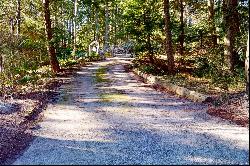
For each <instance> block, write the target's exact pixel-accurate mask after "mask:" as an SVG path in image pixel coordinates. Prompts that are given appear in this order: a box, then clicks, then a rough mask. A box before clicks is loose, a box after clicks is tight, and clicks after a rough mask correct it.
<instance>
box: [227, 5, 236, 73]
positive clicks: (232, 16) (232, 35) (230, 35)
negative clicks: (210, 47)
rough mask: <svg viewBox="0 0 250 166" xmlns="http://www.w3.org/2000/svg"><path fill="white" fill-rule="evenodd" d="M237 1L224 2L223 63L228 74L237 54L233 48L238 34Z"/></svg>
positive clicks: (233, 65)
mask: <svg viewBox="0 0 250 166" xmlns="http://www.w3.org/2000/svg"><path fill="white" fill-rule="evenodd" d="M237 6H238V0H224V2H223V13H224V21H225V27H226V35H225V38H224V45H225V48H224V49H225V51H224V56H225V63H226V65H227V68H228V70H229V71H230V72H233V71H234V68H235V59H237V52H236V48H235V41H236V36H237V32H239V14H238V10H237Z"/></svg>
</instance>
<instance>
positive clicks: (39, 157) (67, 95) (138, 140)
mask: <svg viewBox="0 0 250 166" xmlns="http://www.w3.org/2000/svg"><path fill="white" fill-rule="evenodd" d="M125 63H129V61H127V60H126V59H122V58H110V59H108V60H106V61H103V62H96V63H93V64H92V65H89V66H86V67H83V68H82V70H81V71H79V72H78V76H77V77H75V78H74V80H73V82H72V84H66V85H63V86H62V87H61V88H60V89H59V91H60V94H61V95H60V96H59V97H58V100H57V101H56V102H55V103H53V104H50V105H49V106H48V108H47V109H46V110H45V111H44V119H43V121H42V122H40V123H39V124H38V126H37V127H36V128H35V129H33V133H34V135H35V136H36V138H35V140H34V141H33V142H32V143H31V145H30V146H29V148H28V149H27V150H26V151H25V152H24V153H23V154H22V155H21V156H20V157H19V158H18V159H17V160H16V161H15V162H14V163H13V164H25V165H27V164H91V165H93V164H167V165H170V164H210V165H211V164H249V143H248V142H249V129H248V128H245V127H240V126H237V125H234V124H230V123H229V122H227V121H224V120H222V119H220V118H216V117H212V116H210V115H208V114H206V113H205V111H206V109H207V107H206V106H205V105H204V104H201V103H194V102H191V101H189V100H186V99H180V98H177V97H176V96H173V95H170V94H164V93H162V92H158V91H156V90H154V89H152V88H151V87H150V86H149V85H147V84H145V83H142V82H140V81H138V78H137V77H136V76H135V75H134V74H132V73H126V72H125V70H124V67H123V64H125ZM98 72H100V73H98Z"/></svg>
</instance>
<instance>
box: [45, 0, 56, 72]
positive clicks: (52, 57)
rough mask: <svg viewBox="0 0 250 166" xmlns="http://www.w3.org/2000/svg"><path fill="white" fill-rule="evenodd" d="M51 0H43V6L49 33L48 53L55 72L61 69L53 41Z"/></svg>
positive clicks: (46, 27) (47, 32)
mask: <svg viewBox="0 0 250 166" xmlns="http://www.w3.org/2000/svg"><path fill="white" fill-rule="evenodd" d="M49 3H50V2H49V0H43V8H44V19H45V29H46V35H47V42H48V44H47V50H48V55H49V56H50V64H51V67H52V70H53V72H55V73H57V72H59V71H60V66H59V62H58V60H57V58H56V52H55V47H54V45H53V43H52V39H53V33H52V28H51V20H50V9H49Z"/></svg>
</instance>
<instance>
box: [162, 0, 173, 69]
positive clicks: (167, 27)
mask: <svg viewBox="0 0 250 166" xmlns="http://www.w3.org/2000/svg"><path fill="white" fill-rule="evenodd" d="M164 15H165V18H164V21H165V33H166V54H167V58H168V71H169V73H172V74H173V73H174V67H175V65H174V55H173V47H172V35H171V30H170V13H169V0H164Z"/></svg>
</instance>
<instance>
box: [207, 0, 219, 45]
mask: <svg viewBox="0 0 250 166" xmlns="http://www.w3.org/2000/svg"><path fill="white" fill-rule="evenodd" d="M208 11H209V13H208V22H209V25H210V33H211V35H212V43H213V45H214V46H215V45H217V37H216V27H215V22H214V15H215V11H214V0H208Z"/></svg>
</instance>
